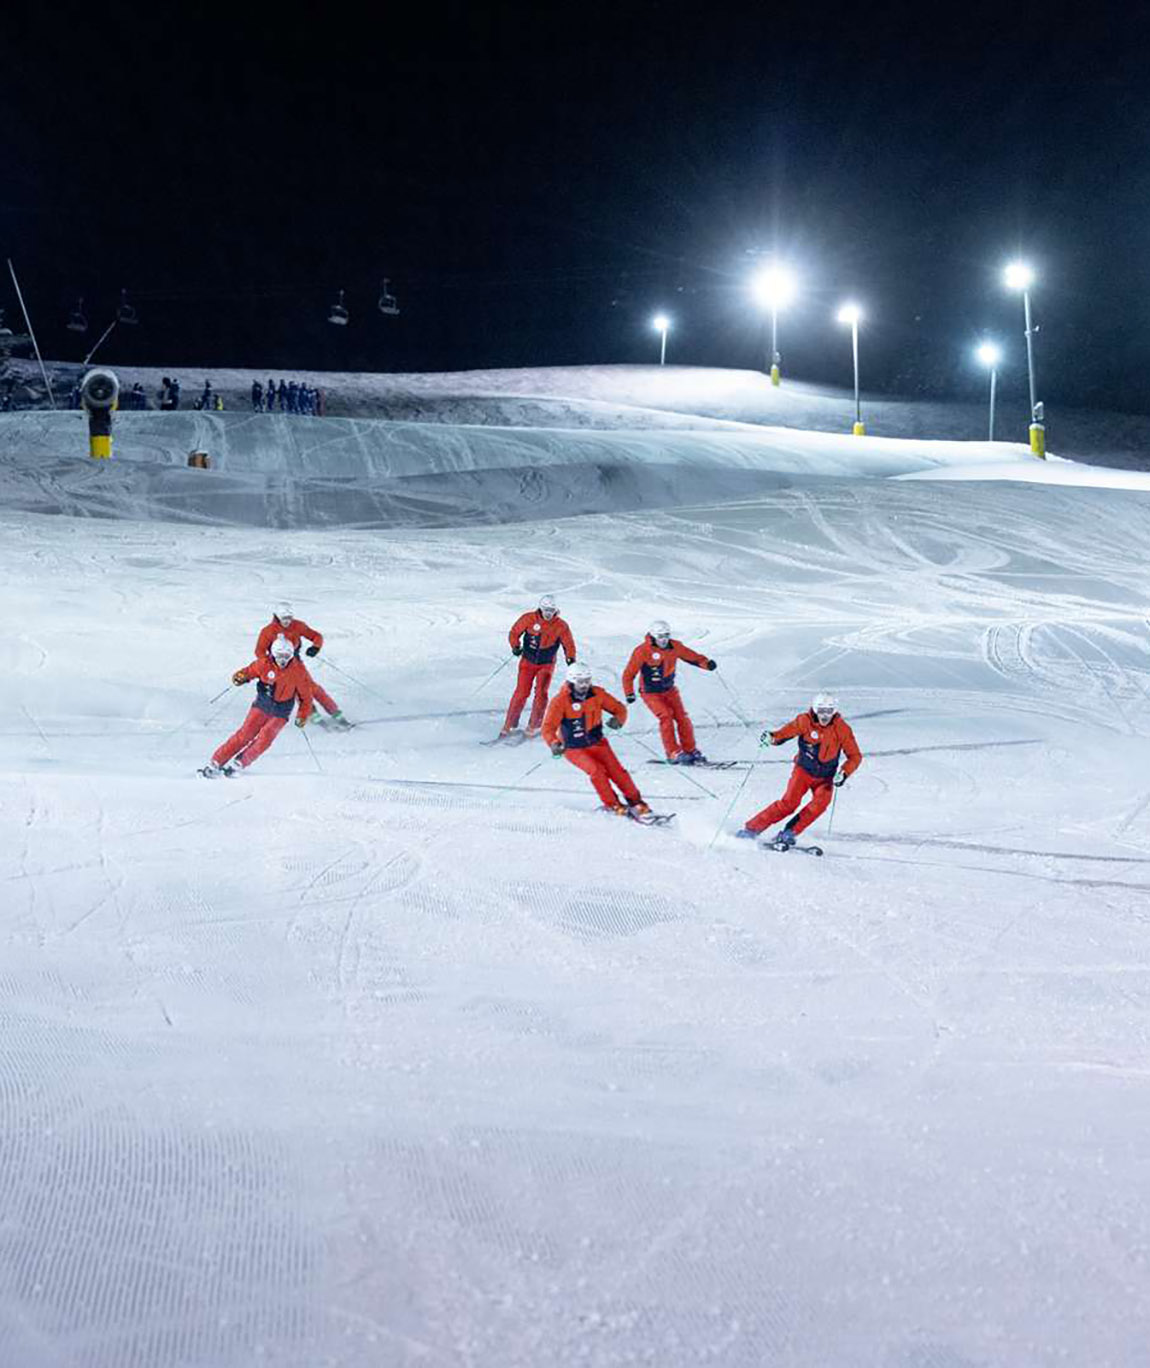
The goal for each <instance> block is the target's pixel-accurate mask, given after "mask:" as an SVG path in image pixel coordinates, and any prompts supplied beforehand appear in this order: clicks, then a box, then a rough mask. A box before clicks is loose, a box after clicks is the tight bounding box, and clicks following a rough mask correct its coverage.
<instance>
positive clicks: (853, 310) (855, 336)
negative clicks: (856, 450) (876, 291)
mask: <svg viewBox="0 0 1150 1368" xmlns="http://www.w3.org/2000/svg"><path fill="white" fill-rule="evenodd" d="M861 320H862V310H861V309H860V308H859V306H858V305H857V304H844V305H843V306H842V308H841V309H840V310H839V322H840V323H849V324H850V330H851V347H852V350H853V351H854V359H855V422H854V427H852V428H851V432H852V433H853V434H854V435H855V436H856V437H865V436H866V424H865V423H864V422H863V420H862V401H861V400H860V398H859V323H860V321H861Z"/></svg>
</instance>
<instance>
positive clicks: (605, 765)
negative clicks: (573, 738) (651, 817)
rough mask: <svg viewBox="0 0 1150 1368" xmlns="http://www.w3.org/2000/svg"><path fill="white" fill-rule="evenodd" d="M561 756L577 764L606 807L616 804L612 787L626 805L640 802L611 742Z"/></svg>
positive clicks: (600, 743)
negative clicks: (620, 795)
mask: <svg viewBox="0 0 1150 1368" xmlns="http://www.w3.org/2000/svg"><path fill="white" fill-rule="evenodd" d="M563 754H564V755H565V756H566V757H567V759H568V760H570V761H571V763H572V764H573V765H578V766H579V768H580V769H581V770H582V771H583V773H584V774H585V775H586V776H587V778H588V779H590V780H591V782H592V783H593V784H594V785H595V792H596V793H597V794H598V795H599V798H600V801H601V802H603V803H605V804H606V805H607V807H614V806H615V804H616V803H618V802H619V799H618V797H617V796H616V794H615V789H614V788H612V787H611V785H612V784H614V785H615V788H617V789H618V790H619V792H620V793H621V794H622V795H623V801H624V802H625V803H637V802H639V790H638V789H637V788H636V787H635V781H634V779H632V778H631V776H630V775H629V774H628V773H627V771H626V770H625V769H624V768H623V766H622V764H621V763H620V760H619V757H618V756H617V755H616V754H615V752H614V751H613V750H612V749H611V743H610V741H605V740H604V741H596V742H595V744H594V745H591V746H577V747H574V748H572V749H571V750H565V751H564V752H563Z"/></svg>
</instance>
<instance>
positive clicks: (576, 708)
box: [543, 665, 651, 817]
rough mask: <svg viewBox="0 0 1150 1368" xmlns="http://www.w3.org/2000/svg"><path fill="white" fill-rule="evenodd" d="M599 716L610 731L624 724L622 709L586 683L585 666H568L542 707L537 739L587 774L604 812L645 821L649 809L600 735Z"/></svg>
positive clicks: (605, 691)
mask: <svg viewBox="0 0 1150 1368" xmlns="http://www.w3.org/2000/svg"><path fill="white" fill-rule="evenodd" d="M604 713H606V714H607V718H606V722H607V726H609V727H611V728H612V729H614V730H618V728H620V727H621V726H622V725H623V723H624V722H626V720H627V709H626V707H625V706H624V705H623V704H622V703H620V702H619V700H618V699H617V698H612V696H611V695H610V694H609V693H608V692H607V690H606V689H601V688H598V687H596V686H594V685H593V684H592V683H591V671H590V670H589V669H588V668H587V666H586V665H571V666H570V667H569V668H568V670H567V682H566V683H565V684H564V685H563V687H562V688H561V689H560V690H559V692H558V693H557V694H556V695H555V697H554V698H553V699H552V700H551V702H550V704H549V705H548V708H547V716H546V717H545V718H544V719H543V740H544V741H546V742H547V744H548V745H549V746H550V747H551V754H552V755H554V756H555V757H556V758H558V757H559V756H561V755H562V756H566V758H567V759H568V760H569V761H570V762H571V763H572V764H573V765H575V766H577V767H578V768H579V769H581V770H582V771H583V773H584V774H586V775H587V777H588V778H589V779H590V780H591V783H592V784H593V785H594V788H595V792H596V793H597V794H598V795H599V798H600V800H601V801H602V803H603V806H604V808H606V809H607V811H608V812H615V813H618V814H619V815H620V816H626V815H628V814H630V815H632V816H636V817H641V816H645V815H646V814H647V813H649V812H650V811H651V809H650V808H649V807H648V806H647V804H646V803H644V802H643V799H642V797H641V795H640V793H639V790H638V789H637V788H636V787H635V781H634V780H633V779H632V778H631V776H630V775H629V774H628V773H627V771H626V770H625V769H624V768H623V766H622V764H621V763H620V761H619V757H618V756H617V755H616V754H615V752H614V751H613V750H612V748H611V743H610V741H608V740H607V738H606V737H605V736H604V735H603V722H604V717H603V714H604ZM616 789H618V793H616V791H615V790H616ZM620 794H621V795H622V797H620Z"/></svg>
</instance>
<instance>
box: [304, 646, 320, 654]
mask: <svg viewBox="0 0 1150 1368" xmlns="http://www.w3.org/2000/svg"><path fill="white" fill-rule="evenodd" d="M306 654H308V655H309V656H317V655H319V647H318V646H309V647H308V648H307V652H306Z"/></svg>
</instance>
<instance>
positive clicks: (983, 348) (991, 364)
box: [975, 342, 1002, 442]
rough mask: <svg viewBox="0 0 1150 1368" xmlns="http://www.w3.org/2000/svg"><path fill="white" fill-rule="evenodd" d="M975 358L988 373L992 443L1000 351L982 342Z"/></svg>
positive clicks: (991, 438) (992, 344)
mask: <svg viewBox="0 0 1150 1368" xmlns="http://www.w3.org/2000/svg"><path fill="white" fill-rule="evenodd" d="M975 356H977V357H978V359H979V360H980V361H981V362H982V364H983V365H984V366H985V367H986V368H987V370H988V371H989V372H990V436H989V440H990V441H992V442H993V441H994V391H995V388H996V386H997V383H998V363H999V362H1000V361H1001V360H1002V349H1001V348H1000V347H998V346H996V345H995V344H994V343H993V342H983V343H982V344H981V345H980V346H979V347H978V349H977V350H976V351H975Z"/></svg>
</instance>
